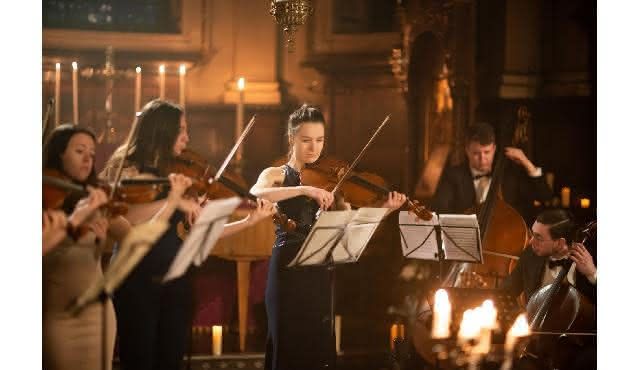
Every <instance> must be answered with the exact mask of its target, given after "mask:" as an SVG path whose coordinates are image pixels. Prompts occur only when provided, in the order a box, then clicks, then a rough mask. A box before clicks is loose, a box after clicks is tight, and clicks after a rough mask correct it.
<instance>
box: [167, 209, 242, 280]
mask: <svg viewBox="0 0 640 370" xmlns="http://www.w3.org/2000/svg"><path fill="white" fill-rule="evenodd" d="M240 202H241V199H240V198H239V197H232V198H226V199H217V200H213V201H210V202H208V203H207V205H206V206H205V207H204V208H203V209H202V211H201V213H200V216H198V220H197V221H196V223H195V225H193V226H192V227H191V231H190V232H189V235H188V237H187V239H186V240H185V241H184V243H183V244H182V246H181V247H180V250H179V251H178V254H177V255H176V257H175V258H174V259H173V262H172V263H171V266H170V267H169V270H168V271H167V273H166V275H165V276H164V279H163V282H166V281H169V280H172V279H175V278H178V277H180V276H182V275H183V274H184V273H185V272H186V271H187V269H188V268H189V266H191V263H193V264H195V265H196V266H199V265H200V264H201V263H202V262H203V261H204V260H205V259H207V257H208V256H209V252H210V251H211V249H212V248H213V246H214V245H215V242H216V241H217V240H218V238H219V237H220V234H221V233H222V230H223V229H224V224H225V223H226V222H227V219H228V218H229V216H230V215H231V213H233V211H234V210H235V209H236V208H237V207H238V205H240Z"/></svg>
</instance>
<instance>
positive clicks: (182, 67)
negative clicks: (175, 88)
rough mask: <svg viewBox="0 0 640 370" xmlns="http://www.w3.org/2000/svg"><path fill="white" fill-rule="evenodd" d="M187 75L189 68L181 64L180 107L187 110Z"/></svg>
mask: <svg viewBox="0 0 640 370" xmlns="http://www.w3.org/2000/svg"><path fill="white" fill-rule="evenodd" d="M186 74H187V67H186V66H185V65H184V64H181V65H180V105H181V106H182V109H184V108H185V106H184V103H185V98H184V94H185V75H186Z"/></svg>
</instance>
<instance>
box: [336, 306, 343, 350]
mask: <svg viewBox="0 0 640 370" xmlns="http://www.w3.org/2000/svg"><path fill="white" fill-rule="evenodd" d="M335 320H336V322H335V332H336V353H340V352H341V350H340V341H341V339H342V338H341V337H340V336H341V334H342V316H340V315H336V318H335Z"/></svg>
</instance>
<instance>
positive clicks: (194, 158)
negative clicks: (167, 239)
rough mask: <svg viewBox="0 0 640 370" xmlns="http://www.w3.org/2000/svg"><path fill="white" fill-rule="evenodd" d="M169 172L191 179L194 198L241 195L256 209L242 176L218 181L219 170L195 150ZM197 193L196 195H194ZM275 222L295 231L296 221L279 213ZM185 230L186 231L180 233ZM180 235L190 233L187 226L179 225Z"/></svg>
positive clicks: (182, 156)
mask: <svg viewBox="0 0 640 370" xmlns="http://www.w3.org/2000/svg"><path fill="white" fill-rule="evenodd" d="M168 171H169V172H173V173H181V174H183V175H185V176H188V177H191V179H192V181H193V185H191V187H190V188H189V189H188V190H187V191H190V192H191V195H192V196H194V195H195V196H197V195H206V197H207V198H209V199H217V198H228V197H232V196H235V195H239V196H241V197H243V198H246V199H247V200H248V202H247V206H248V207H249V208H255V207H256V206H257V205H256V202H255V201H256V197H255V196H254V195H253V194H251V193H249V191H248V190H247V183H246V182H245V181H244V179H243V178H242V176H240V175H238V174H235V173H224V174H221V175H220V177H219V178H218V180H217V181H216V179H215V175H216V171H217V168H215V167H214V166H211V165H210V164H209V163H208V162H207V160H206V159H205V158H204V157H203V156H201V155H200V154H198V153H196V152H195V151H193V150H190V149H186V150H184V151H183V152H182V154H180V156H178V157H176V158H175V159H174V160H173V162H172V163H170V164H169V169H168ZM194 192H196V194H194ZM273 219H274V222H275V223H276V224H278V225H280V226H281V227H282V228H283V229H285V230H287V231H293V230H295V228H296V224H295V222H294V221H292V220H289V218H288V217H287V216H286V215H285V214H283V213H282V212H280V211H278V212H277V213H276V214H275V215H274V216H273ZM181 229H183V230H184V231H180V230H181ZM178 230H179V231H178V233H179V234H184V233H186V232H188V228H187V226H186V225H184V224H183V225H182V226H180V225H179V229H178Z"/></svg>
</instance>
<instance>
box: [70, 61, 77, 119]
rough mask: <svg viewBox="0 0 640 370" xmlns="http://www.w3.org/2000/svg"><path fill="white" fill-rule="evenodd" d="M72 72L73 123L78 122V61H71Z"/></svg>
mask: <svg viewBox="0 0 640 370" xmlns="http://www.w3.org/2000/svg"><path fill="white" fill-rule="evenodd" d="M71 66H72V67H73V73H72V75H71V79H72V85H73V124H75V125H77V124H78V63H76V62H73V63H71Z"/></svg>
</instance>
